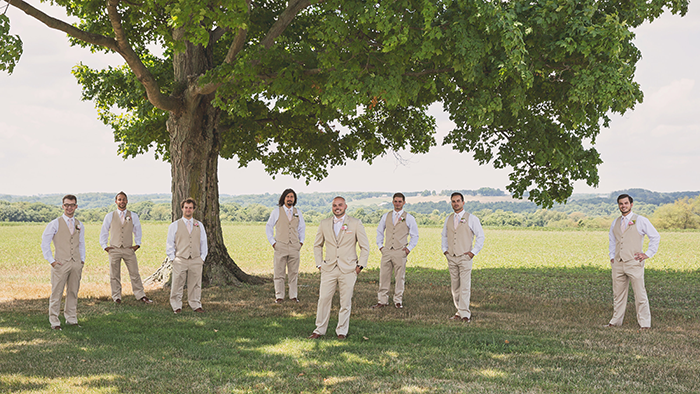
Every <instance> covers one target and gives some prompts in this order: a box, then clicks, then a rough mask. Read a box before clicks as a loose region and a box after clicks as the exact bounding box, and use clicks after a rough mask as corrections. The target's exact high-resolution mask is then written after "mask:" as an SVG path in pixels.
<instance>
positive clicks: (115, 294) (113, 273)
mask: <svg viewBox="0 0 700 394" xmlns="http://www.w3.org/2000/svg"><path fill="white" fill-rule="evenodd" d="M108 253H109V254H108V255H109V284H110V286H111V288H112V300H114V301H116V300H120V299H121V298H122V260H124V265H126V269H127V271H129V278H131V291H133V293H134V296H135V297H136V299H137V300H140V299H141V298H143V297H145V296H146V293H145V292H144V291H143V283H142V282H141V275H139V264H138V262H137V261H136V252H135V251H134V250H133V249H131V248H117V247H113V249H110V250H109V252H108Z"/></svg>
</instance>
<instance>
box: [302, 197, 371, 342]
mask: <svg viewBox="0 0 700 394" xmlns="http://www.w3.org/2000/svg"><path fill="white" fill-rule="evenodd" d="M346 209H347V204H346V203H345V199H344V198H343V197H336V198H334V199H333V215H334V217H331V218H328V219H324V220H322V221H321V224H320V225H319V227H318V233H317V234H316V241H315V242H314V258H315V260H316V268H318V269H319V270H320V271H321V286H320V288H319V297H318V307H317V310H316V329H315V330H314V332H313V333H312V334H311V335H310V336H309V338H310V339H316V338H318V337H320V336H322V335H325V334H326V330H327V329H328V320H329V319H330V313H331V302H332V301H333V295H334V294H335V289H336V286H338V288H339V291H340V311H339V312H338V326H337V327H336V329H335V333H336V334H337V335H338V339H345V338H346V337H347V335H348V328H349V327H350V309H351V308H352V293H353V289H354V287H355V281H356V280H357V275H359V273H360V271H362V269H363V268H364V267H366V266H367V259H368V258H369V240H368V239H367V234H366V233H365V228H364V226H363V225H362V222H361V221H360V220H358V219H355V218H353V217H350V216H347V215H345V210H346ZM355 244H358V245H359V246H360V257H359V259H358V257H357V249H356V246H355ZM324 245H325V246H326V258H325V259H324V258H323V246H324Z"/></svg>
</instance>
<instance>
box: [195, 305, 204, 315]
mask: <svg viewBox="0 0 700 394" xmlns="http://www.w3.org/2000/svg"><path fill="white" fill-rule="evenodd" d="M194 311H195V312H197V313H204V309H202V307H201V306H200V307H199V308H197V309H195V310H194Z"/></svg>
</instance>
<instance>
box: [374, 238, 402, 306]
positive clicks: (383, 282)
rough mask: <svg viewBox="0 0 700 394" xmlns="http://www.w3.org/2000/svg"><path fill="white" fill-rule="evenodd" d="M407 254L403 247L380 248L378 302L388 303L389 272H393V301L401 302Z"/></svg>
mask: <svg viewBox="0 0 700 394" xmlns="http://www.w3.org/2000/svg"><path fill="white" fill-rule="evenodd" d="M407 260H408V256H407V255H406V252H404V250H403V249H389V248H387V247H384V248H382V259H381V262H380V263H379V292H378V293H377V299H378V301H379V303H380V304H388V303H389V287H390V286H391V273H392V272H393V273H394V303H395V304H402V303H403V291H404V284H405V282H406V261H407Z"/></svg>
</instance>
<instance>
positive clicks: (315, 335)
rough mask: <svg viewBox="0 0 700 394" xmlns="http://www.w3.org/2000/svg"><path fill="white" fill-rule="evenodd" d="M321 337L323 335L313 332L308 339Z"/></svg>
mask: <svg viewBox="0 0 700 394" xmlns="http://www.w3.org/2000/svg"><path fill="white" fill-rule="evenodd" d="M320 337H321V334H316V333H315V332H312V333H311V335H309V336H308V337H307V338H308V339H318V338H320Z"/></svg>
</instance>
